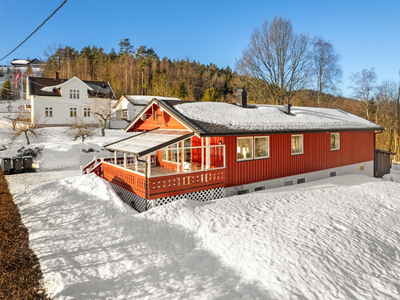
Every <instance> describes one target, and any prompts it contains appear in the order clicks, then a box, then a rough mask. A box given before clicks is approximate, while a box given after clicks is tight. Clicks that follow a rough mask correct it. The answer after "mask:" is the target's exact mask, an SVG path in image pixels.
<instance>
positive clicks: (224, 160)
mask: <svg viewBox="0 0 400 300" xmlns="http://www.w3.org/2000/svg"><path fill="white" fill-rule="evenodd" d="M225 152H226V150H225V145H224V152H223V154H224V168H225V167H226V154H225Z"/></svg>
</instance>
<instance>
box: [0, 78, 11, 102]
mask: <svg viewBox="0 0 400 300" xmlns="http://www.w3.org/2000/svg"><path fill="white" fill-rule="evenodd" d="M0 97H1V100H10V99H11V82H10V80H7V81H6V82H5V83H4V85H3V88H2V89H1V92H0Z"/></svg>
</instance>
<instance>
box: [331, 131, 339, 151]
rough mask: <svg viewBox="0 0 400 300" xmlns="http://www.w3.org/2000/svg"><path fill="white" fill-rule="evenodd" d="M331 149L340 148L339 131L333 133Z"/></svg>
mask: <svg viewBox="0 0 400 300" xmlns="http://www.w3.org/2000/svg"><path fill="white" fill-rule="evenodd" d="M331 150H332V151H334V150H340V135H339V133H331Z"/></svg>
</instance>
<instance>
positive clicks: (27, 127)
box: [11, 109, 42, 145]
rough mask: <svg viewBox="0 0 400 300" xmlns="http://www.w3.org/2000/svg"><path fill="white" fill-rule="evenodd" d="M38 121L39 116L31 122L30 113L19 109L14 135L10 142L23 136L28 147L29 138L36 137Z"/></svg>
mask: <svg viewBox="0 0 400 300" xmlns="http://www.w3.org/2000/svg"><path fill="white" fill-rule="evenodd" d="M39 120H40V117H39V116H36V117H35V120H32V119H31V114H30V112H28V111H26V110H24V109H20V110H19V113H18V118H17V124H16V126H15V134H14V136H13V138H12V139H11V140H12V141H14V140H15V139H16V138H18V137H19V136H20V135H22V134H24V136H25V139H26V144H27V145H29V144H30V136H35V137H36V136H37V135H38V132H37V129H38V127H39V125H38V124H39ZM41 125H42V124H41Z"/></svg>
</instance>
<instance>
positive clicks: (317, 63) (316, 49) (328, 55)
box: [312, 37, 342, 106]
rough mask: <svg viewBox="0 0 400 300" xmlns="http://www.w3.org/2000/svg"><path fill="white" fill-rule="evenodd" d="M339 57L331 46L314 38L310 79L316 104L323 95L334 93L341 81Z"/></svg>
mask: <svg viewBox="0 0 400 300" xmlns="http://www.w3.org/2000/svg"><path fill="white" fill-rule="evenodd" d="M339 60H340V56H339V54H337V53H336V51H335V49H334V48H333V46H332V44H331V43H329V42H326V41H325V40H324V39H323V38H322V37H318V38H314V40H313V42H312V77H313V81H314V85H315V90H316V91H317V103H318V106H320V104H321V100H322V99H321V97H322V95H323V94H324V93H327V92H330V93H336V92H337V91H338V84H339V83H340V81H341V79H342V68H341V67H340V65H339Z"/></svg>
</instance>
